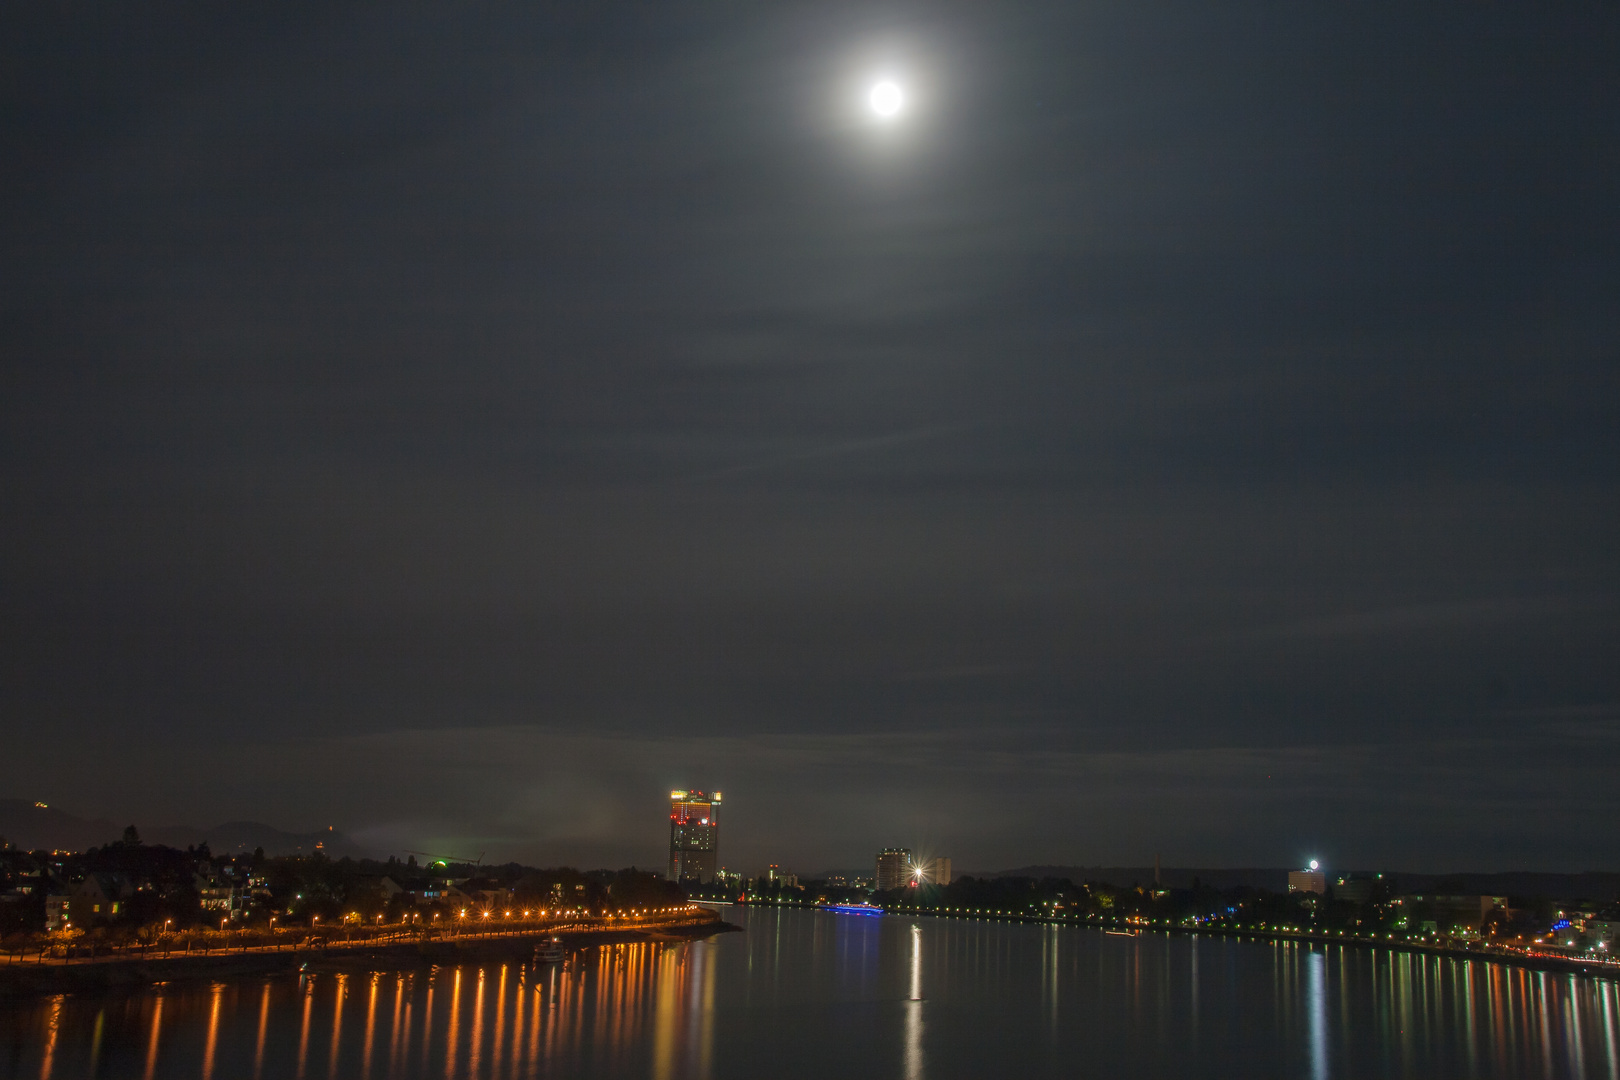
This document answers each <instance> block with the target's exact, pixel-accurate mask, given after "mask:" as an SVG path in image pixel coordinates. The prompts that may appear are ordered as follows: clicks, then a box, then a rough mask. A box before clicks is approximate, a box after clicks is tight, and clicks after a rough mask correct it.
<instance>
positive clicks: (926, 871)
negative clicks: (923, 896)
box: [912, 855, 951, 885]
mask: <svg viewBox="0 0 1620 1080" xmlns="http://www.w3.org/2000/svg"><path fill="white" fill-rule="evenodd" d="M912 870H913V872H914V873H915V874H916V875H917V883H918V884H919V885H949V884H950V883H951V860H950V857H949V856H946V855H936V856H935V857H934V858H932V859H924V860H923V861H922V862H920V863H918V864H917V865H916V866H914V867H913V868H912Z"/></svg>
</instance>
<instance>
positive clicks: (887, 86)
mask: <svg viewBox="0 0 1620 1080" xmlns="http://www.w3.org/2000/svg"><path fill="white" fill-rule="evenodd" d="M866 104H867V105H868V106H870V107H871V109H872V111H873V112H874V113H876V114H877V115H878V116H879V117H881V118H882V119H884V120H892V119H893V118H894V117H896V116H899V115H900V110H901V109H903V108H905V107H906V94H905V91H903V90H901V89H900V85H899V84H898V83H895V82H891V81H890V80H888V79H884V80H883V81H882V82H880V83H877V84H875V85H874V86H873V87H872V89H871V90H869V91H867V94H866Z"/></svg>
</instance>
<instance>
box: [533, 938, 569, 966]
mask: <svg viewBox="0 0 1620 1080" xmlns="http://www.w3.org/2000/svg"><path fill="white" fill-rule="evenodd" d="M534 958H535V961H536V962H538V963H541V964H560V963H562V962H563V961H564V960H565V959H567V958H568V954H567V953H565V952H563V946H562V938H552V939H551V940H550V941H548V942H546V943H545V944H544V945H537V946H535V949H534Z"/></svg>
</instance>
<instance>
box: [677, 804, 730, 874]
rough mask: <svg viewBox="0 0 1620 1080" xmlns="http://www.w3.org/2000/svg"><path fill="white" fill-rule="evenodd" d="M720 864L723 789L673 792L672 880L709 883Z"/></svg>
mask: <svg viewBox="0 0 1620 1080" xmlns="http://www.w3.org/2000/svg"><path fill="white" fill-rule="evenodd" d="M719 867H720V793H719V792H718V791H717V792H715V793H714V794H713V795H706V794H704V793H703V792H701V791H672V792H670V793H669V880H671V881H675V882H681V881H695V882H697V883H699V884H701V885H707V884H709V883H710V882H712V881H714V880H715V877H716V874H717V873H718V871H719Z"/></svg>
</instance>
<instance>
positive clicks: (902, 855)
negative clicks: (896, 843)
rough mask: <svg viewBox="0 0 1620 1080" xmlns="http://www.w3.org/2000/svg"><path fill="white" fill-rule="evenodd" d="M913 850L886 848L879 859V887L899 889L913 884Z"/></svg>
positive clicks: (879, 853)
mask: <svg viewBox="0 0 1620 1080" xmlns="http://www.w3.org/2000/svg"><path fill="white" fill-rule="evenodd" d="M911 875H912V866H911V849H910V848H903V847H890V848H884V849H883V850H882V851H880V852H878V857H877V887H878V888H879V889H899V888H904V887H905V886H907V885H909V884H911Z"/></svg>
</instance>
